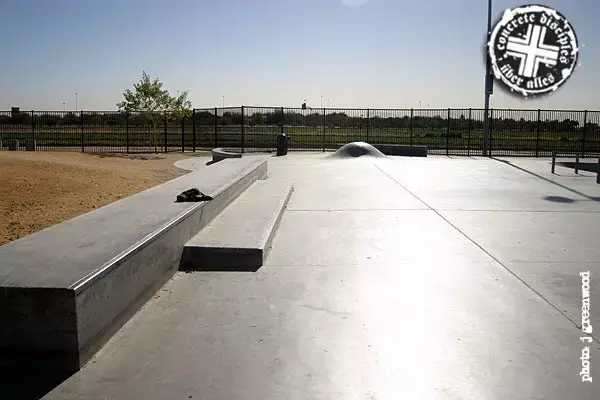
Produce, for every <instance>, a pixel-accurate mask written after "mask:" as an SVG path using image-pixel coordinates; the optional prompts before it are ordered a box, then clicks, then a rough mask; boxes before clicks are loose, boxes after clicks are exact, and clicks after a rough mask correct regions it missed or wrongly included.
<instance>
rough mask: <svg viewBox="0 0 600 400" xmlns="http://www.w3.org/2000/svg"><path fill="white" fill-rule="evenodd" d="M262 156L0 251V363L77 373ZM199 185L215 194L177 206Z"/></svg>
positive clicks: (262, 164)
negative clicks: (186, 192)
mask: <svg viewBox="0 0 600 400" xmlns="http://www.w3.org/2000/svg"><path fill="white" fill-rule="evenodd" d="M266 176H267V163H266V160H264V159H256V158H253V159H250V160H226V161H223V162H222V163H219V164H218V165H216V166H215V167H213V168H210V169H202V170H199V171H197V172H193V173H190V174H187V175H184V176H182V177H179V178H177V179H174V180H172V181H169V182H167V183H165V184H163V185H159V186H156V187H154V188H151V189H149V190H146V191H144V192H141V193H138V194H136V195H134V196H131V197H128V198H126V199H123V200H120V201H118V202H116V203H112V204H109V205H107V206H105V207H102V208H100V209H98V210H95V211H92V212H90V213H87V214H84V215H82V216H79V217H76V218H73V219H72V220H69V221H66V222H63V223H61V224H59V225H56V226H53V227H51V228H48V229H45V230H43V231H40V232H37V233H34V234H32V235H30V236H27V237H25V238H23V239H20V240H17V241H15V242H12V243H8V244H6V245H4V246H1V247H0V260H1V261H0V366H2V367H19V366H25V365H26V366H30V365H33V364H35V365H37V366H39V367H41V368H52V369H55V370H56V369H65V370H69V371H75V370H77V369H79V368H80V367H81V366H82V365H83V364H84V363H85V362H86V361H87V360H89V358H90V357H91V356H93V354H94V353H95V352H96V351H97V350H98V349H99V348H100V347H101V346H102V345H103V344H104V342H105V341H106V340H107V339H108V338H110V336H111V335H112V334H113V333H114V332H115V331H116V330H118V329H119V328H120V326H122V324H123V323H124V322H125V321H127V319H128V318H129V317H130V316H131V315H132V314H133V313H134V312H135V311H136V310H137V309H138V308H139V306H141V305H142V304H143V303H144V301H145V299H147V298H149V297H150V296H151V295H152V294H153V293H154V292H155V291H156V290H157V289H158V288H159V287H160V286H161V285H162V283H163V282H165V281H166V280H168V279H169V278H170V277H171V275H172V274H173V273H174V272H175V271H176V269H177V266H178V265H179V260H180V257H181V252H182V250H183V247H184V245H185V243H186V242H187V241H188V240H189V239H190V238H192V237H193V236H194V235H195V234H196V233H197V232H198V231H199V230H200V229H202V228H203V227H204V226H206V225H207V224H208V223H209V222H210V221H211V220H212V219H214V218H215V217H216V216H217V215H218V214H219V213H220V212H221V211H222V210H223V209H225V208H226V207H227V206H228V205H229V204H230V203H231V202H232V201H233V200H235V199H236V198H237V197H238V196H239V195H240V194H241V193H242V192H244V191H245V190H246V189H247V188H248V187H249V186H250V185H252V183H254V182H255V181H256V180H258V179H265V178H266ZM191 187H198V188H199V189H200V190H201V191H203V192H204V193H206V194H208V195H210V196H212V197H213V200H212V201H209V202H200V203H176V202H175V197H176V195H177V194H179V193H181V192H182V191H184V190H187V189H189V188H191Z"/></svg>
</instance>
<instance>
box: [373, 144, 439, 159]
mask: <svg viewBox="0 0 600 400" xmlns="http://www.w3.org/2000/svg"><path fill="white" fill-rule="evenodd" d="M373 147H375V148H376V149H377V150H379V151H381V152H382V153H383V154H385V155H386V156H405V157H427V147H425V146H402V145H397V144H374V145H373Z"/></svg>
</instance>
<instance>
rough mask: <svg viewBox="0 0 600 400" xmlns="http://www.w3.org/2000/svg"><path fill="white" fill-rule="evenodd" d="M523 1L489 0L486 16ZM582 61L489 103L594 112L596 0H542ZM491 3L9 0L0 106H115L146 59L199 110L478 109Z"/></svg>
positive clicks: (599, 86) (3, 15) (599, 51)
mask: <svg viewBox="0 0 600 400" xmlns="http://www.w3.org/2000/svg"><path fill="white" fill-rule="evenodd" d="M521 4H523V3H522V2H518V1H516V2H515V1H510V0H495V1H494V6H493V17H494V19H496V18H499V17H500V15H501V13H502V11H503V10H504V9H506V8H510V7H514V6H518V5H521ZM543 4H546V5H549V6H552V7H554V8H556V9H558V10H559V11H560V12H562V13H563V14H564V15H565V16H566V17H567V19H568V20H569V21H570V22H571V23H572V24H573V26H574V28H575V31H576V33H577V36H578V38H579V42H580V44H581V45H582V46H583V47H582V49H581V53H580V62H581V64H580V66H579V67H578V69H577V70H576V71H575V73H574V75H573V76H572V77H571V78H570V80H569V81H568V82H567V83H566V85H565V86H563V87H562V88H561V89H559V90H558V91H557V92H556V93H554V94H553V95H551V96H548V97H546V98H544V99H542V100H523V99H519V98H516V97H513V96H511V95H509V94H506V93H504V92H501V91H499V90H496V91H495V94H494V95H493V96H492V98H491V105H492V107H496V108H535V109H537V108H549V109H589V110H600V96H599V94H600V79H599V74H600V24H598V15H600V1H598V0H554V1H549V2H546V3H543ZM486 10H487V1H486V0H414V1H407V0H212V1H208V0H186V1H184V0H171V1H167V0H153V1H150V0H145V1H144V0H103V1H97V0H93V1H92V0H85V1H81V0H77V1H71V0H52V1H43V0H37V1H31V0H4V1H3V2H2V7H1V10H0V21H2V23H1V24H0V37H1V38H2V40H0V109H9V107H10V106H20V107H21V109H27V110H29V109H35V110H62V108H63V101H65V102H66V108H67V109H74V108H75V95H74V93H75V92H78V93H79V96H78V99H79V109H82V108H83V109H85V110H113V109H116V103H117V102H118V101H120V100H121V97H122V92H123V90H124V89H126V88H129V87H131V86H132V84H133V83H134V82H135V81H137V80H139V79H140V78H141V75H142V70H146V72H148V73H149V74H150V75H151V76H153V77H158V78H160V79H161V80H163V81H164V83H165V88H167V89H168V90H170V91H171V92H172V93H176V91H177V90H185V89H189V91H190V100H191V101H192V104H193V105H194V106H195V107H197V108H202V107H213V106H219V107H220V106H221V105H222V102H223V96H225V105H226V106H240V105H256V106H286V107H287V106H289V107H299V106H300V104H301V103H302V102H303V100H306V101H307V102H308V104H309V105H310V106H313V107H319V106H320V103H321V96H323V99H324V100H323V103H324V104H323V105H324V106H327V105H329V106H330V107H353V108H362V107H364V108H366V107H370V108H403V107H415V108H416V107H419V101H421V105H422V107H423V108H425V107H426V106H427V105H429V106H431V107H432V108H434V107H440V108H446V107H473V108H481V107H483V83H484V76H483V75H484V56H483V47H484V41H485V31H486V12H487V11H486Z"/></svg>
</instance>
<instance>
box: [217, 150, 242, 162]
mask: <svg viewBox="0 0 600 400" xmlns="http://www.w3.org/2000/svg"><path fill="white" fill-rule="evenodd" d="M212 158H213V159H212V162H211V164H214V163H217V162H219V161H222V160H225V159H227V158H242V153H238V152H235V151H233V150H231V149H223V148H219V149H213V150H212Z"/></svg>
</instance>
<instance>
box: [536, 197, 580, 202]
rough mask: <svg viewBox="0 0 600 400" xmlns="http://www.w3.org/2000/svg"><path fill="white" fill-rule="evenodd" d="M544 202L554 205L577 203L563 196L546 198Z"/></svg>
mask: <svg viewBox="0 0 600 400" xmlns="http://www.w3.org/2000/svg"><path fill="white" fill-rule="evenodd" d="M544 200H547V201H551V202H553V203H575V202H576V201H577V200H573V199H569V198H568V197H561V196H546V197H544Z"/></svg>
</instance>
